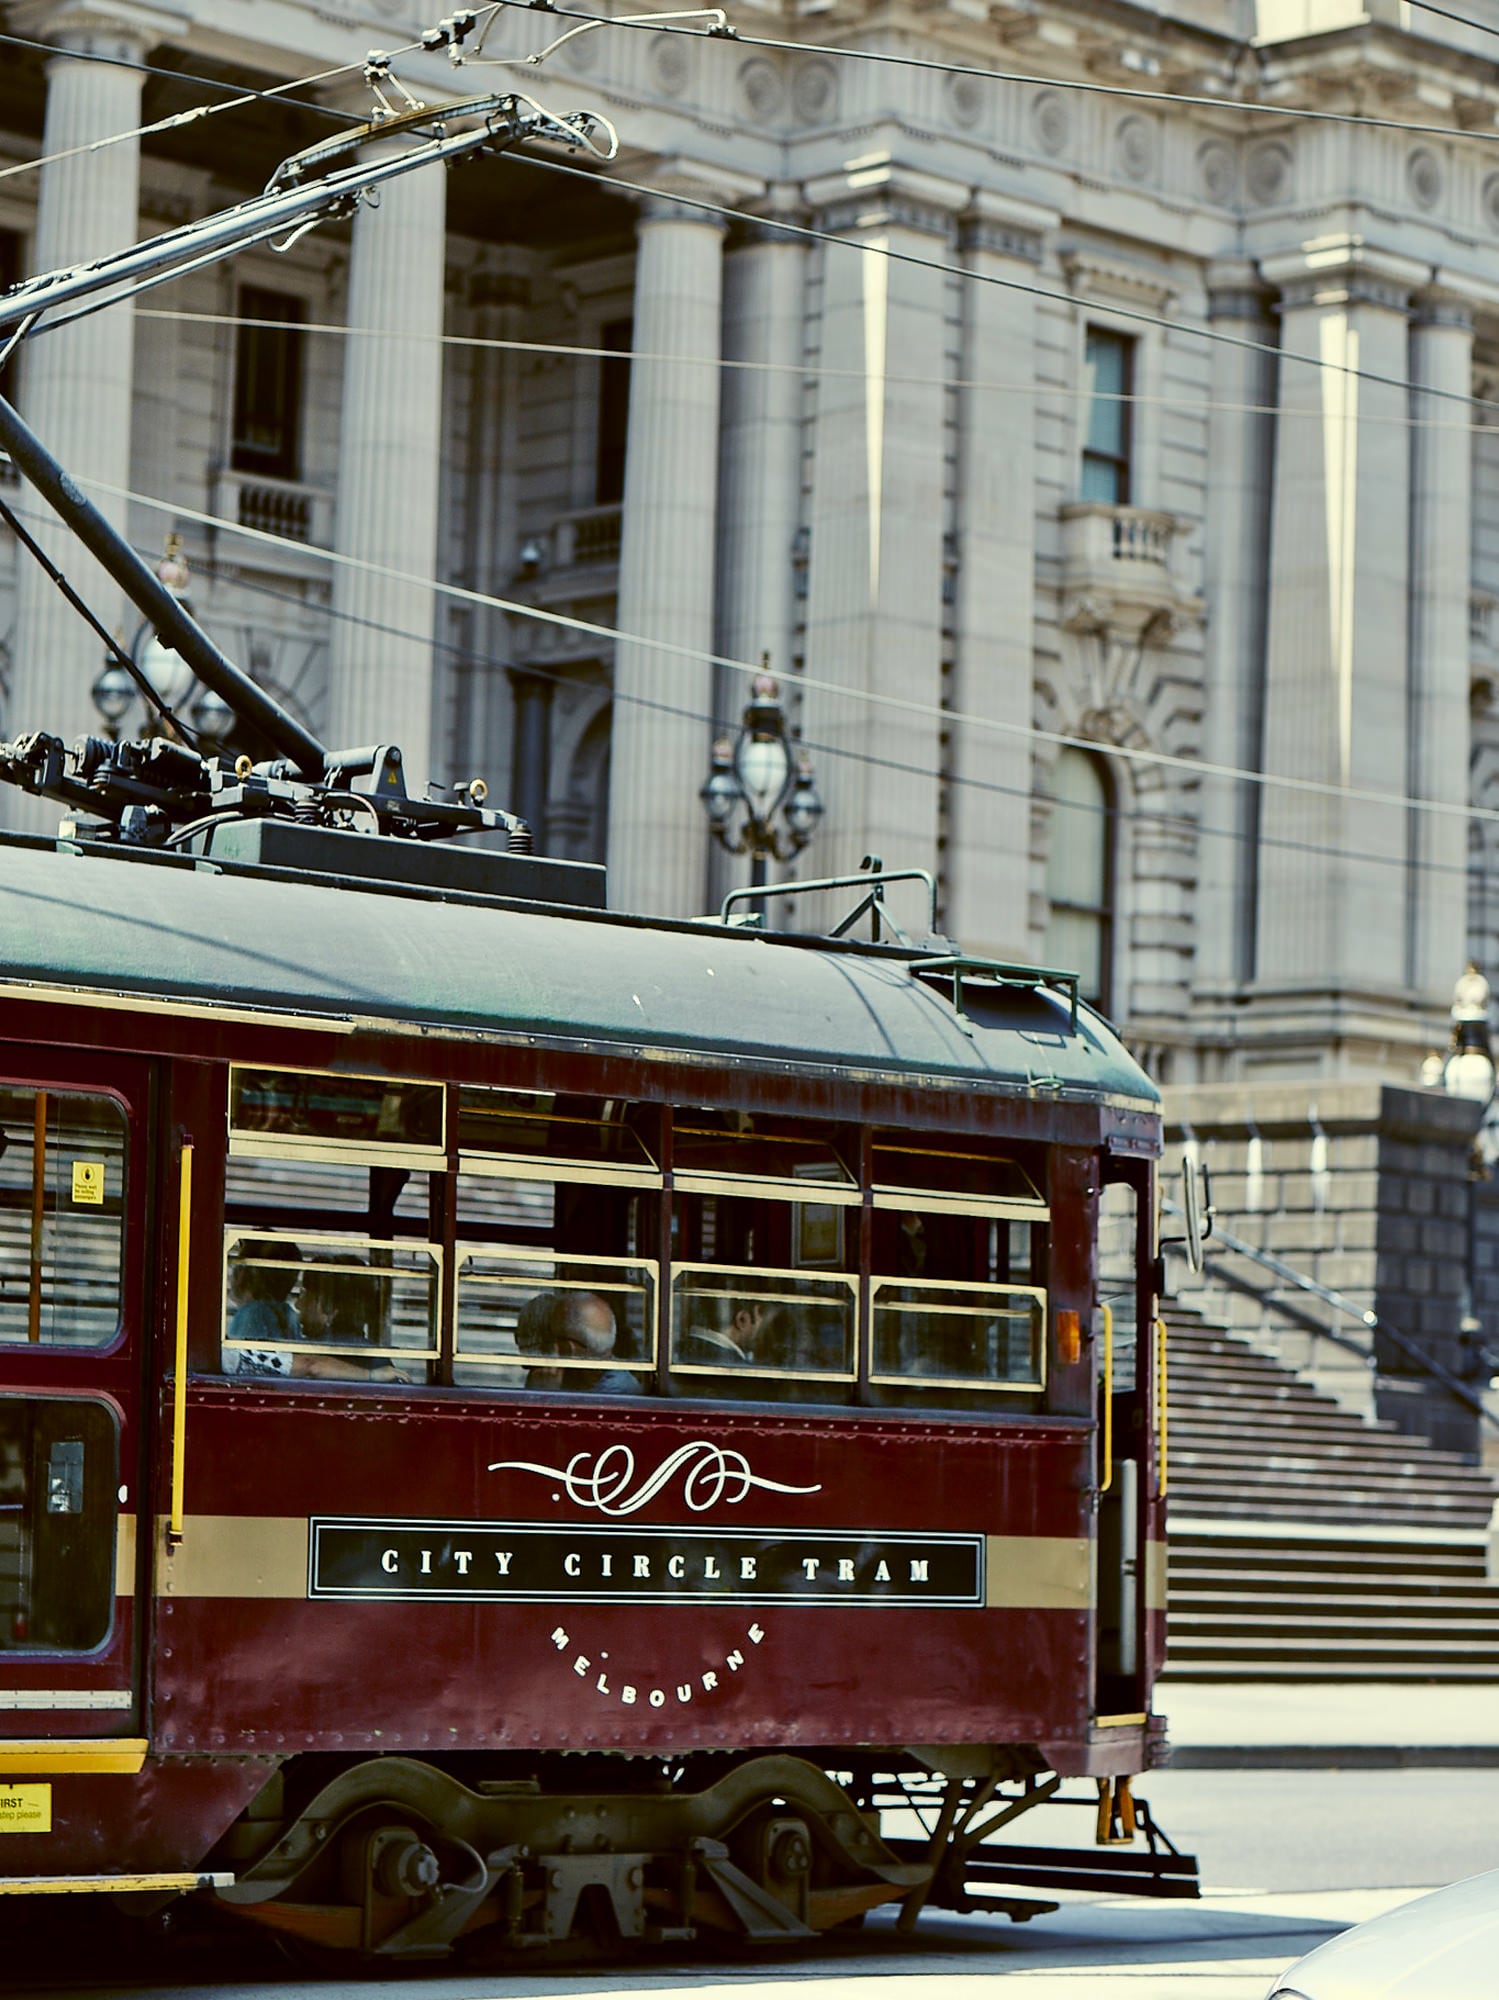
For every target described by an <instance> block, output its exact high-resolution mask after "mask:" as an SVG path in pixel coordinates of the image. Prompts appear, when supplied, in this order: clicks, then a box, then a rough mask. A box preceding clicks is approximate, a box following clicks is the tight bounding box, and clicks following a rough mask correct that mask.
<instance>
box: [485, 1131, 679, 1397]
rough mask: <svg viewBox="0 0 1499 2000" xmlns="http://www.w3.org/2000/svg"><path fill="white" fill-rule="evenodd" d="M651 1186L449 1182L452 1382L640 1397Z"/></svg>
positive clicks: (649, 1309) (650, 1270)
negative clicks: (454, 1254) (453, 1239)
mask: <svg viewBox="0 0 1499 2000" xmlns="http://www.w3.org/2000/svg"><path fill="white" fill-rule="evenodd" d="M658 1214H659V1203H658V1199H657V1197H656V1196H655V1195H654V1194H653V1193H642V1192H640V1191H637V1190H634V1189H630V1188H628V1187H625V1188H620V1187H608V1186H603V1185H600V1184H598V1183H596V1182H594V1181H592V1180H591V1179H587V1178H585V1179H582V1180H577V1181H567V1180H557V1181H550V1180H546V1181H543V1180H531V1179H506V1178H501V1177H499V1176H498V1175H497V1174H496V1173H495V1171H494V1168H493V1163H486V1164H485V1166H484V1167H483V1169H482V1170H481V1171H479V1172H477V1173H467V1172H465V1173H462V1174H460V1175H459V1179H458V1229H459V1234H460V1237H461V1239H462V1240H461V1241H460V1243H459V1246H458V1271H457V1286H456V1297H457V1328H456V1336H455V1344H454V1358H453V1379H454V1381H455V1382H459V1383H464V1384H471V1385H473V1386H475V1387H480V1388H490V1389H546V1390H550V1391H552V1392H553V1393H558V1392H564V1393H571V1392H577V1391H588V1392H590V1393H593V1394H603V1395H638V1394H643V1393H645V1392H646V1391H647V1390H648V1388H649V1387H650V1375H651V1371H652V1369H653V1367H654V1365H655V1358H656V1337H655V1329H656V1285H657V1270H658V1267H657V1263H656V1259H655V1256H654V1254H653V1253H654V1251H655V1248H656V1232H657V1226H658V1225H657V1217H658Z"/></svg>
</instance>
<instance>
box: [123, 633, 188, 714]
mask: <svg viewBox="0 0 1499 2000" xmlns="http://www.w3.org/2000/svg"><path fill="white" fill-rule="evenodd" d="M135 663H136V665H137V666H138V667H139V668H140V670H141V672H142V673H143V674H144V675H145V676H146V679H147V680H148V681H149V682H150V683H151V685H152V687H154V688H155V690H156V692H157V693H158V694H159V695H160V696H161V698H162V700H163V701H164V702H165V703H166V705H167V707H168V708H175V707H176V706H177V704H178V702H179V701H181V700H182V698H183V697H184V695H186V693H187V691H188V689H189V688H190V687H191V686H192V684H193V670H192V668H191V667H190V666H189V665H188V663H187V661H186V660H184V659H183V657H182V655H181V654H180V653H177V652H174V651H173V650H172V648H171V647H170V646H168V645H165V644H164V643H163V641H162V639H161V635H160V634H159V633H157V632H148V633H147V634H146V636H145V638H144V639H143V640H142V642H141V643H140V645H138V646H137V647H136V649H135Z"/></svg>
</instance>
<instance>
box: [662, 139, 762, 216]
mask: <svg viewBox="0 0 1499 2000" xmlns="http://www.w3.org/2000/svg"><path fill="white" fill-rule="evenodd" d="M631 178H632V179H633V180H636V181H639V182H641V183H643V185H644V186H645V187H646V188H647V189H648V190H649V192H647V193H646V194H643V195H637V196H636V197H635V199H636V203H637V206H638V208H639V212H640V222H641V223H642V224H645V223H651V222H695V223H697V224H699V225H700V226H702V227H705V228H711V229H727V228H728V218H727V217H726V216H722V215H714V214H712V213H711V212H709V211H707V210H704V209H701V208H698V209H695V208H694V207H693V206H692V204H693V203H694V202H698V201H703V202H708V203H711V204H713V205H714V206H717V207H721V208H743V207H744V206H745V205H746V203H751V202H755V201H758V200H763V198H764V195H765V183H764V181H763V180H761V179H759V178H758V177H757V176H755V175H752V174H741V173H736V172H735V170H734V169H733V168H732V167H720V166H716V165H710V164H709V163H708V162H707V161H703V160H691V159H687V158H685V157H683V156H682V155H681V154H677V155H674V156H672V157H670V158H662V159H657V160H654V161H652V162H651V163H650V164H649V165H647V166H646V167H644V168H642V169H640V170H639V171H637V172H636V173H634V174H632V176H631Z"/></svg>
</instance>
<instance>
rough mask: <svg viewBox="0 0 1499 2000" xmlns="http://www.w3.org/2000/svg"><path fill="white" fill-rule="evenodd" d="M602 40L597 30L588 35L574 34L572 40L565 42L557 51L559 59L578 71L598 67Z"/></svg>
mask: <svg viewBox="0 0 1499 2000" xmlns="http://www.w3.org/2000/svg"><path fill="white" fill-rule="evenodd" d="M601 40H602V37H601V36H600V35H599V34H598V32H597V31H596V30H595V31H594V32H592V33H590V34H586V35H574V36H573V38H572V40H571V41H570V42H564V43H563V44H562V46H561V48H560V49H559V50H558V51H557V60H558V61H559V62H565V63H566V64H567V66H568V68H569V69H574V70H578V71H584V70H590V69H597V68H598V64H599V44H600V42H601Z"/></svg>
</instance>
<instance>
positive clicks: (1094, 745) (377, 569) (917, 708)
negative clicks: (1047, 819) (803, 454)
mask: <svg viewBox="0 0 1499 2000" xmlns="http://www.w3.org/2000/svg"><path fill="white" fill-rule="evenodd" d="M77 483H78V484H79V485H81V486H85V487H89V488H92V490H93V491H95V492H96V493H103V494H106V495H108V496H109V498H111V499H114V500H120V501H124V502H126V503H127V504H134V505H137V506H141V507H147V508H150V509H152V510H154V511H155V512H157V513H163V514H171V515H174V516H175V517H176V518H178V519H180V520H184V521H192V522H195V523H196V524H198V525H199V526H202V527H209V528H214V529H218V530H221V531H226V532H228V533H230V534H235V535H239V536H242V537H244V538H246V539H247V540H250V541H252V542H259V543H261V544H270V545H272V546H276V547H280V548H283V549H284V548H288V547H291V548H294V549H296V550H298V551H299V552H301V553H303V554H306V555H313V556H316V557H318V558H319V559H321V560H323V561H325V562H329V563H332V564H334V565H335V566H337V567H342V568H346V569H350V570H353V571H356V572H358V573H361V574H364V575H370V576H378V577H382V578H384V579H385V580H386V581H388V582H393V583H402V584H410V585H412V586H414V587H415V588H417V589H420V590H423V591H431V592H432V593H433V594H434V595H436V596H439V597H446V598H450V599H452V600H453V601H454V602H456V603H461V604H471V605H477V606H480V607H481V608H485V609H490V610H495V611H503V612H505V613H507V614H508V615H509V616H512V617H517V618H523V619H526V618H528V619H532V620H535V621H537V622H538V623H541V624H547V625H552V626H556V627H559V628H561V629H564V630H567V631H572V632H579V633H582V634H584V635H585V636H587V637H589V638H597V639H606V640H609V641H610V642H612V643H615V644H621V643H622V644H625V645H630V646H639V647H642V648H643V649H645V650H646V651H648V652H654V653H661V654H664V655H666V656H667V657H668V658H672V659H677V660H683V661H686V662H689V663H690V664H692V665H695V666H714V667H722V668H726V669H727V670H729V671H730V672H732V673H736V674H748V675H750V676H751V677H753V676H754V675H756V674H759V673H761V672H763V671H764V669H763V667H762V665H761V663H760V662H759V661H753V662H752V661H749V660H737V659H734V658H733V657H732V656H731V655H729V654H724V653H717V652H710V651H708V650H706V649H705V648H702V647H696V646H686V645H681V644H678V643H677V642H676V641H675V640H670V639H659V638H653V637H650V636H648V635H646V634H643V633H636V632H626V631H623V630H621V629H620V628H619V627H618V626H613V625H605V624H602V623H600V622H599V621H598V620H596V619H589V618H578V617H574V616H571V615H570V614H568V613H566V612H561V611H552V610H548V609H547V608H546V607H545V606H542V605H537V604H527V603H525V602H524V601H523V600H520V599H516V598H506V597H500V596H498V595H497V594H495V593H492V592H489V591H482V590H475V589H473V588H471V587H470V586H469V585H467V584H459V583H452V582H449V581H446V580H445V579H443V578H440V577H430V576H421V575H418V574H417V573H416V572H414V571H411V570H402V569H398V568H396V567H395V566H394V565H393V564H390V563H379V562H374V561H372V560H370V559H369V558H367V557H364V556H355V555H350V554H348V553H347V552H346V551H344V550H337V549H328V548H323V547H319V546H317V545H316V544H311V543H307V542H301V541H292V540H291V539H290V538H289V537H287V536H284V535H275V534H272V533H270V532H269V531H268V530H266V529H264V528H255V527H250V526H248V525H247V524H246V523H244V522H240V521H233V520H230V519H229V518H228V517H227V516H225V515H220V514H213V513H209V512H208V511H207V510H206V509H203V508H199V507H191V506H188V505H186V504H184V503H182V502H179V501H173V500H160V499H157V498H156V497H155V496H154V495H152V494H146V493H140V492H138V491H135V490H134V489H132V488H129V487H123V486H115V485H113V484H111V483H110V482H108V481H106V480H102V479H90V478H85V477H82V476H79V477H78V479H77ZM790 685H791V686H793V687H794V688H795V689H797V690H798V691H800V692H806V691H807V690H809V689H810V690H812V691H814V692H816V693H818V694H825V695H829V696H832V697H834V698H835V699H838V700H841V701H846V702H848V703H850V704H851V705H853V706H855V707H868V708H882V709H887V710H889V711H891V712H892V713H895V714H900V715H909V716H914V717H918V718H920V719H921V720H923V721H928V722H935V723H936V724H937V726H938V727H939V728H940V727H943V726H948V727H950V726H952V725H953V724H961V725H964V726H967V727H972V728H975V729H985V730H991V731H994V732H995V733H997V734H1001V735H1006V736H1015V737H1019V738H1022V739H1023V740H1025V741H1028V742H1036V743H1050V744H1054V745H1056V746H1058V747H1060V748H1066V749H1077V750H1089V751H1092V752H1094V753H1096V754H1098V755H1101V756H1105V757H1111V758H1114V759H1116V760H1118V761H1119V762H1121V763H1126V764H1130V765H1141V766H1154V767H1157V768H1160V769H1163V770H1175V771H1181V772H1184V773H1186V774H1187V776H1188V777H1189V778H1191V779H1192V780H1194V781H1196V782H1198V783H1200V782H1201V781H1202V780H1203V779H1204V778H1221V779H1225V780H1233V781H1237V782H1240V783H1243V784H1246V785H1254V786H1257V787H1260V788H1262V789H1264V790H1273V791H1285V792H1292V793H1297V794H1302V795H1307V796H1312V797H1317V798H1330V799H1334V800H1338V801H1341V802H1344V803H1347V804H1359V805H1374V806H1380V807H1386V808H1391V809H1396V810H1401V811H1407V812H1424V813H1430V814H1432V815H1434V816H1436V817H1442V818H1453V819H1461V820H1464V821H1467V822H1477V821H1492V822H1495V823H1499V807H1481V806H1472V805H1469V804H1466V803H1464V802H1462V801H1460V800H1447V799H1422V798H1416V797H1413V796H1411V795H1409V794H1406V793H1397V792H1379V791H1373V790H1370V789H1368V788H1366V787H1363V786H1352V785H1335V784H1331V783H1329V782H1327V781H1325V780H1323V779H1320V778H1299V777H1294V776H1291V775H1289V774H1285V773H1279V772H1270V771H1256V770H1251V769H1248V768H1246V767H1243V766H1239V765H1233V764H1225V763H1221V762H1218V761H1214V760H1208V759H1204V758H1199V757H1186V756H1181V755H1179V754H1176V753H1174V752H1171V751H1166V750H1149V749H1143V748H1141V747H1140V746H1138V745H1136V744H1125V743H1111V742H1108V741H1107V740H1105V739H1102V738H1095V737H1087V736H1078V735H1075V734H1073V733H1071V732H1069V731H1066V730H1055V729H1043V728H1041V727H1040V726H1039V725H1037V724H1034V723H1023V722H1011V721H1006V720H1004V719H1002V718H1000V717H998V716H990V715H984V714H981V713H979V712H977V711H965V710H962V709H953V708H944V707H943V706H941V704H940V703H933V702H923V701H917V700H914V699H912V698H911V697H909V696H905V695H897V694H890V693H887V692H885V691H883V690H879V689H874V688H863V687H855V686H851V685H849V684H847V683H844V682H841V681H835V680H829V679H827V678H825V677H824V676H821V675H816V674H808V673H805V672H802V673H798V674H796V675H795V676H794V677H792V679H791V681H790Z"/></svg>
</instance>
